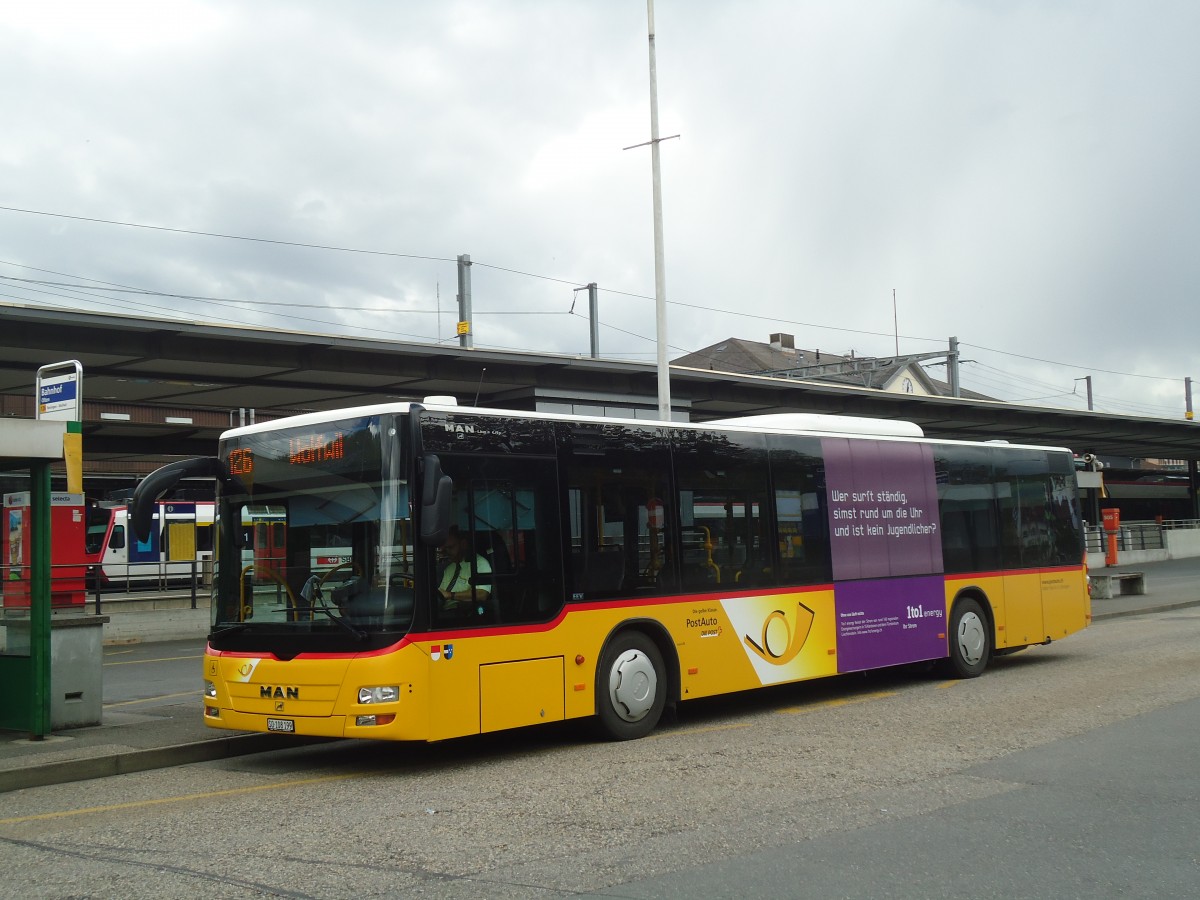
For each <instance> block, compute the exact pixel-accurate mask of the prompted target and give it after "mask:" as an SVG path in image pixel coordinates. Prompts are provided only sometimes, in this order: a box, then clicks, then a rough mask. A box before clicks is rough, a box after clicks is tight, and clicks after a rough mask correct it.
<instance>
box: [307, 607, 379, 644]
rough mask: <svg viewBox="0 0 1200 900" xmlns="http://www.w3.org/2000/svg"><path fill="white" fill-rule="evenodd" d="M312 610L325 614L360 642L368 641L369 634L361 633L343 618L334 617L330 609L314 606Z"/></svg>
mask: <svg viewBox="0 0 1200 900" xmlns="http://www.w3.org/2000/svg"><path fill="white" fill-rule="evenodd" d="M312 609H315V610H316V611H317V612H323V613H325V615H326V616H327V617H328V618H330V619H332V620H333V621H335V622H337V623H338V624H339V625H341V626H342V627H343V628H345V629H346V630H347V631H348V632H350V633H351V634H352V635H354V637H355V638H356V639H358V640H360V641H365V640H366V639H367V633H366V632H365V631H359V630H358V629H357V628H355V627H354V626H353V625H351V624H350V623H349V622H347V621H346V620H345V619H343V618H342V617H341V616H337V615H334V614H333V611H332V610H331V609H329V608H328V607H325V606H314V607H312Z"/></svg>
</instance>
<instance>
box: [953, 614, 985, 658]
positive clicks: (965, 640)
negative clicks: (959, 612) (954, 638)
mask: <svg viewBox="0 0 1200 900" xmlns="http://www.w3.org/2000/svg"><path fill="white" fill-rule="evenodd" d="M986 645H987V644H986V632H985V631H984V625H983V620H982V619H980V618H979V616H978V615H977V614H976V613H973V612H968V613H964V614H963V617H962V618H961V619H959V620H958V652H959V655H961V656H962V658H963V662H965V663H966V664H967V665H969V666H973V665H976V664H977V663H978V662H979V661H980V660H981V659H983V648H984V647H985V646H986Z"/></svg>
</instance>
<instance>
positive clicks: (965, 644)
mask: <svg viewBox="0 0 1200 900" xmlns="http://www.w3.org/2000/svg"><path fill="white" fill-rule="evenodd" d="M949 638H950V658H949V659H948V660H946V668H947V669H948V671H949V672H950V674H952V675H956V676H957V677H959V678H975V677H976V676H978V675H982V674H983V670H984V669H986V668H987V665H988V662H990V661H991V658H992V629H991V626H990V625H989V624H988V617H987V614H986V613H984V611H983V607H982V606H981V605H980V604H979V601H978V600H975V599H974V598H971V597H964V598H963V599H962V600H959V601H958V602H957V603H955V604H954V609H953V610H952V611H951V613H950V634H949Z"/></svg>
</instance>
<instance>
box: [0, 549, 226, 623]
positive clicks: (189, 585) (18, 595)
mask: <svg viewBox="0 0 1200 900" xmlns="http://www.w3.org/2000/svg"><path fill="white" fill-rule="evenodd" d="M204 562H205V561H203V560H187V561H184V562H179V561H175V562H171V563H170V566H171V568H170V571H169V572H168V571H167V569H166V564H165V563H164V564H162V565H161V566H160V571H154V572H147V571H145V569H143V570H142V571H141V572H139V571H137V570H135V571H133V572H130V571H129V568H130V567H129V566H125V567H124V568H125V572H124V575H123V576H122V575H121V574H117V575H116V577H114V575H113V573H112V570H113V569H115V568H116V567H115V566H113V565H111V564H110V566H109V570H110V572H109V576H108V578H107V579H105V578H101V577H99V572H98V570H97V569H98V567H96V566H91V565H84V564H79V563H66V564H55V565H51V566H50V594H51V608H52V609H53V610H54V611H56V612H62V611H69V610H74V611H78V612H90V613H93V614H95V615H100V614H101V612H102V609H103V604H104V597H105V596H106V595H107V596H108V597H109V598H110V599H111V598H113V597H114V595H121V597H122V598H123V599H126V600H130V599H140V598H151V597H153V596H154V595H155V594H161V593H162V592H164V591H170V592H171V593H172V595H174V596H178V595H179V594H182V593H185V592H186V593H187V594H189V595H190V601H191V608H192V609H196V608H197V607H198V598H199V593H200V590H201V589H202V588H203V587H205V586H206V585H207V584H208V583H209V579H210V578H211V569H210V567H209V566H206V565H204ZM29 591H30V584H29V567H28V566H22V565H4V566H0V609H2V610H3V613H4V615H5V616H13V615H17V616H20V615H21V614H22V612H24V613H25V614H26V615H28V610H29V603H30V596H29ZM89 605H90V606H91V607H92V608H91V609H89V608H88V607H89Z"/></svg>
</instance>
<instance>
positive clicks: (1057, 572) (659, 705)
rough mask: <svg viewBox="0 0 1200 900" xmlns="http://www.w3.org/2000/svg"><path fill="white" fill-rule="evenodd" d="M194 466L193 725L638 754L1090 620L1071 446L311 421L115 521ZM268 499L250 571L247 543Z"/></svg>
mask: <svg viewBox="0 0 1200 900" xmlns="http://www.w3.org/2000/svg"><path fill="white" fill-rule="evenodd" d="M206 474H207V475H211V476H214V477H215V478H216V479H217V482H218V489H217V507H216V530H217V535H216V561H215V569H216V571H215V578H214V586H213V598H212V630H211V632H210V634H209V637H208V646H207V649H206V652H205V658H204V720H205V722H206V723H207V724H208V725H210V726H212V727H214V728H228V729H237V730H244V731H263V732H268V731H269V732H283V733H289V734H298V735H323V736H329V737H364V738H378V739H389V740H418V741H436V740H443V739H446V738H454V737H459V736H464V735H473V734H479V733H484V732H492V731H499V730H503V729H509V728H516V727H521V726H526V725H533V724H537V723H542V722H552V721H562V720H566V719H585V718H590V719H592V720H594V722H595V723H596V725H597V726H598V728H599V730H600V731H601V732H602V733H603V734H604V735H606V736H607V737H610V738H613V739H629V738H636V737H640V736H642V735H645V734H647V733H648V732H649V731H650V730H651V729H653V728H654V727H655V725H656V723H657V722H658V720H659V718H660V716H661V715H662V712H663V709H664V708H665V707H666V706H667V705H670V704H678V703H682V702H684V701H687V700H692V699H696V698H700V697H711V696H714V695H718V694H727V693H730V692H733V691H743V690H749V689H752V688H756V687H760V686H762V685H770V684H781V683H784V682H794V681H800V680H804V679H812V678H820V677H824V676H830V675H836V674H840V673H846V672H855V671H864V670H868V669H876V668H881V667H887V666H897V665H904V664H910V663H917V662H922V661H939V663H940V665H942V666H943V667H945V669H946V670H947V671H948V672H949V673H950V674H952V675H956V676H959V677H973V676H976V675H979V674H980V673H981V672H983V670H984V668H985V667H986V666H987V665H988V662H989V661H990V659H991V658H992V657H993V656H994V655H998V654H1003V653H1010V652H1013V651H1015V650H1018V649H1022V648H1025V647H1028V646H1030V645H1034V644H1047V643H1049V642H1050V641H1052V640H1058V639H1060V638H1063V637H1065V636H1067V635H1069V634H1071V633H1072V632H1075V631H1078V630H1080V629H1082V628H1084V627H1086V626H1087V625H1088V623H1089V621H1090V618H1091V608H1090V601H1089V598H1088V591H1087V572H1086V568H1085V564H1084V559H1085V556H1084V546H1083V532H1082V521H1081V517H1080V507H1079V500H1078V491H1077V485H1076V477H1075V471H1074V465H1073V459H1072V455H1071V453H1070V452H1069V451H1067V450H1063V449H1055V448H1045V447H1034V446H1023V445H1016V444H1007V443H1003V442H996V441H989V442H983V443H972V442H964V441H941V440H931V439H927V438H925V437H924V436H923V435H922V433H921V430H920V429H919V428H918V427H917V426H915V425H912V424H911V423H904V422H893V421H883V420H867V419H849V418H841V417H830V416H805V415H777V416H760V417H749V418H744V419H735V420H726V421H722V422H709V423H705V424H685V423H666V422H653V421H643V420H635V419H629V420H620V419H605V418H587V417H582V416H563V415H550V414H538V413H524V412H512V411H505V410H496V409H473V408H464V407H459V406H457V405H456V404H454V403H453V402H452V401H451V400H450V399H449V398H440V400H439V401H435V400H434V399H432V398H431V399H430V400H428V401H427V402H426V403H423V404H422V403H396V404H389V405H380V406H372V407H361V408H356V409H349V410H342V411H338V412H330V413H314V414H310V415H304V416H297V417H294V418H289V419H282V420H276V421H273V422H269V423H264V424H257V425H251V426H248V427H244V428H238V429H234V430H231V431H229V432H226V433H225V434H224V435H223V436H222V438H221V441H220V447H219V453H218V455H217V456H216V457H213V458H201V459H192V460H185V461H181V462H177V463H173V464H171V465H169V466H166V467H164V468H163V469H160V470H158V471H157V472H155V473H153V474H151V475H150V476H148V477H147V478H146V479H145V480H144V481H143V482H142V484H140V485H139V487H138V490H137V493H136V495H135V498H134V502H133V513H132V517H133V525H134V528H135V530H139V529H142V528H147V529H148V528H149V527H150V516H151V514H152V510H153V506H154V501H155V500H156V499H157V497H159V496H161V495H163V494H164V493H165V492H167V491H169V490H170V488H171V487H172V485H173V484H174V483H175V482H176V481H178V480H179V479H180V478H182V477H188V476H196V475H206ZM264 507H265V508H270V509H271V510H272V511H274V513H275V515H274V516H273V527H274V528H275V529H276V530H277V531H278V535H277V536H276V538H275V539H274V540H273V541H272V550H271V552H272V559H271V564H270V565H263V564H256V563H255V562H254V561H253V550H254V548H253V547H251V548H248V547H246V546H245V544H246V543H247V538H246V533H245V529H244V528H242V527H240V526H241V523H242V522H243V521H244V519H245V517H246V516H247V514H248V512H247V511H248V510H253V509H261V508H264ZM227 523H233V527H226V526H227ZM325 547H337V548H339V549H338V554H339V556H338V558H337V560H336V561H334V564H333V565H330V564H329V563H330V560H327V559H324V558H323V557H321V555H320V554H319V553H318V554H317V556H314V555H313V553H314V548H325ZM319 557H320V558H321V562H322V563H323V565H318V564H317V562H315V560H318V558H319Z"/></svg>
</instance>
